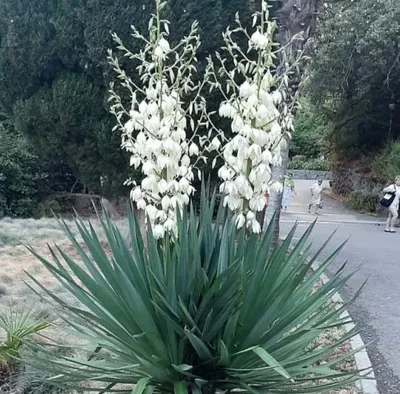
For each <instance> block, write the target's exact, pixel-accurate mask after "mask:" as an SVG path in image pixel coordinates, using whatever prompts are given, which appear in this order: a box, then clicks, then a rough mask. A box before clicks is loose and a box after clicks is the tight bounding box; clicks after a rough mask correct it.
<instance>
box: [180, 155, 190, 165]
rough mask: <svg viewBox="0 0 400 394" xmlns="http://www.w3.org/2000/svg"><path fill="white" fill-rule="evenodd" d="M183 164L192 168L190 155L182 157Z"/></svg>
mask: <svg viewBox="0 0 400 394" xmlns="http://www.w3.org/2000/svg"><path fill="white" fill-rule="evenodd" d="M181 163H182V165H183V166H185V167H189V166H190V158H189V156H188V155H184V156H183V157H182V160H181Z"/></svg>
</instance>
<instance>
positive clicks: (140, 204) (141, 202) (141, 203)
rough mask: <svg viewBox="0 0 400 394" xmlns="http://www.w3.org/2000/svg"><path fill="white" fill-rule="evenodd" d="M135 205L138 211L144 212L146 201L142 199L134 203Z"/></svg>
mask: <svg viewBox="0 0 400 394" xmlns="http://www.w3.org/2000/svg"><path fill="white" fill-rule="evenodd" d="M136 205H137V208H138V209H142V210H145V209H146V205H147V204H146V201H145V200H144V199H143V198H142V199H140V200H139V201H138V202H137V203H136Z"/></svg>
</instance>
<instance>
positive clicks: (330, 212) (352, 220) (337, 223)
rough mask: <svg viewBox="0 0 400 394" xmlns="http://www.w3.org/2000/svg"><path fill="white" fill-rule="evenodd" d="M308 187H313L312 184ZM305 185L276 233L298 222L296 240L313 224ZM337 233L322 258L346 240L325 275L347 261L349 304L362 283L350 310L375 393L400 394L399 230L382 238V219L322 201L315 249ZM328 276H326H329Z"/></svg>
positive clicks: (301, 183) (306, 183)
mask: <svg viewBox="0 0 400 394" xmlns="http://www.w3.org/2000/svg"><path fill="white" fill-rule="evenodd" d="M311 183H312V182H311ZM311 183H310V181H296V190H297V196H295V198H294V200H293V203H292V205H291V206H290V207H289V209H288V212H287V213H284V214H283V215H282V217H281V233H282V235H285V234H287V232H288V231H289V230H290V228H291V227H292V226H293V225H294V223H295V222H296V221H297V222H298V230H297V233H296V237H299V236H301V233H302V232H303V231H304V230H305V229H306V228H307V226H309V224H310V223H311V222H312V221H313V220H314V219H315V216H314V215H309V214H308V213H307V204H308V199H309V195H310V193H309V188H310V186H311ZM335 230H337V232H336V234H335V235H334V237H333V239H332V241H331V243H330V244H329V245H328V247H327V248H326V250H325V252H324V253H323V255H322V257H327V256H329V255H330V253H331V252H332V251H333V250H334V249H335V248H336V247H338V246H339V245H340V244H341V243H343V242H345V241H346V240H347V243H346V245H345V246H344V248H343V250H342V252H341V254H340V256H339V258H338V259H337V261H336V262H335V263H334V264H333V265H332V266H331V268H330V271H331V272H333V271H334V270H336V269H338V268H339V267H340V266H341V265H342V264H343V262H345V261H347V267H348V270H350V271H356V272H355V274H354V276H353V277H352V278H351V279H350V281H349V283H348V285H347V287H346V289H345V290H344V291H343V292H342V294H341V295H342V297H343V298H344V299H345V300H349V299H350V298H351V297H352V295H353V294H354V293H355V292H356V291H357V290H358V289H359V288H360V287H361V286H362V285H363V283H364V282H365V281H366V280H367V284H366V286H365V288H364V290H363V292H362V293H361V295H360V296H359V298H358V299H357V300H356V302H355V303H354V304H353V305H352V307H351V308H350V313H351V315H352V317H353V319H354V321H355V323H356V324H357V326H358V327H359V329H361V336H362V338H363V340H364V342H365V343H366V344H368V343H371V344H370V345H369V347H368V353H369V356H370V358H371V361H372V364H373V367H374V370H375V374H376V378H377V383H378V388H379V392H380V394H399V393H400V229H399V230H398V233H396V234H388V233H384V231H383V230H384V225H383V223H382V219H376V218H373V217H370V216H364V215H357V214H354V213H353V212H350V211H348V210H347V209H346V208H345V207H343V205H342V204H340V203H338V202H336V201H334V200H331V199H329V198H325V206H324V209H323V210H322V211H321V212H320V215H318V222H317V225H316V228H315V229H314V233H313V235H312V242H313V245H314V247H315V249H317V248H318V247H319V246H321V245H322V244H323V243H324V242H325V241H326V239H327V238H328V237H329V236H330V235H331V234H332V232H334V231H335ZM328 276H329V272H328Z"/></svg>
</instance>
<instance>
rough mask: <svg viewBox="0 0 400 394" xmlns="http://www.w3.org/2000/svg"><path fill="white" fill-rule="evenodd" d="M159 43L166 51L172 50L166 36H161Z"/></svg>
mask: <svg viewBox="0 0 400 394" xmlns="http://www.w3.org/2000/svg"><path fill="white" fill-rule="evenodd" d="M158 45H159V47H160V48H161V49H162V51H163V52H164V53H168V52H169V51H170V50H171V48H170V46H169V43H168V41H167V40H166V39H165V38H161V40H160V41H159V43H158Z"/></svg>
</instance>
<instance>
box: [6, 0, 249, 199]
mask: <svg viewBox="0 0 400 394" xmlns="http://www.w3.org/2000/svg"><path fill="white" fill-rule="evenodd" d="M168 7H169V9H168V17H169V19H170V21H171V23H173V25H174V26H177V31H176V32H174V35H173V36H172V37H171V41H172V42H176V41H177V39H178V38H180V37H182V36H183V33H184V32H187V31H188V30H189V28H190V25H191V24H192V22H193V21H194V20H198V21H199V32H200V34H202V39H203V41H202V46H201V48H200V52H199V55H198V58H199V70H200V71H201V70H202V69H204V67H205V59H206V57H207V56H208V55H209V54H213V53H214V52H215V50H216V49H217V48H219V46H220V44H221V42H222V41H221V40H222V38H221V32H222V31H223V30H224V29H225V27H226V26H227V25H228V23H230V21H231V20H232V19H233V15H234V13H235V12H236V11H239V12H240V13H241V14H242V16H243V18H242V19H244V23H245V24H248V23H249V15H250V11H249V7H250V5H249V3H248V2H247V1H244V0H215V1H214V0H213V1H207V2H206V3H204V2H202V3H201V4H200V3H199V2H196V1H193V0H171V1H170V2H169V6H168ZM152 11H154V4H153V2H152V1H151V0H143V1H140V2H138V1H132V0H71V1H63V0H3V1H2V2H1V3H0V106H1V107H2V108H4V110H5V111H6V112H7V114H8V116H9V117H10V118H11V119H12V120H13V123H15V126H16V129H17V130H18V132H22V133H23V135H25V136H27V137H28V138H29V141H30V142H31V143H32V144H33V145H34V147H36V150H37V152H38V155H39V156H40V158H41V159H42V160H44V161H53V162H54V161H58V162H62V163H64V164H65V165H66V166H68V168H69V171H70V172H71V173H73V174H74V175H75V177H76V178H77V179H79V181H80V182H81V183H82V184H85V185H86V186H87V187H88V188H89V189H90V191H92V192H103V193H104V192H105V193H106V194H108V195H111V196H112V195H120V194H121V193H124V190H122V183H123V181H124V180H125V179H126V178H127V176H128V172H129V166H128V161H127V157H126V155H124V153H123V152H121V150H120V149H119V146H120V136H119V135H118V132H115V133H113V132H112V127H113V117H112V116H111V115H110V114H109V112H108V105H107V98H108V93H107V90H108V85H109V82H110V81H111V80H112V79H113V78H114V76H113V73H112V70H111V67H110V66H109V64H108V63H107V59H106V52H107V49H108V48H111V47H112V45H113V43H112V38H111V33H112V32H116V33H117V34H118V36H119V37H120V38H121V39H122V40H123V41H124V42H128V41H130V33H131V32H130V28H129V27H130V25H132V24H134V25H135V26H136V27H137V28H138V29H139V31H145V30H146V29H147V20H148V17H149V15H150V13H151V12H152ZM138 48H139V47H137V46H135V44H134V46H133V47H132V48H131V50H132V51H133V52H136V51H137V49H138ZM124 65H125V64H124ZM127 67H128V71H129V65H127ZM130 71H134V70H130ZM131 74H132V75H134V76H135V75H136V73H135V72H132V73H131ZM211 101H213V98H211ZM130 175H131V176H134V177H135V176H138V174H137V173H136V174H135V173H132V172H131V173H130ZM100 177H102V179H103V180H105V185H104V187H102V186H101V182H100Z"/></svg>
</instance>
